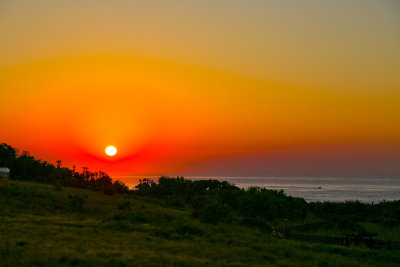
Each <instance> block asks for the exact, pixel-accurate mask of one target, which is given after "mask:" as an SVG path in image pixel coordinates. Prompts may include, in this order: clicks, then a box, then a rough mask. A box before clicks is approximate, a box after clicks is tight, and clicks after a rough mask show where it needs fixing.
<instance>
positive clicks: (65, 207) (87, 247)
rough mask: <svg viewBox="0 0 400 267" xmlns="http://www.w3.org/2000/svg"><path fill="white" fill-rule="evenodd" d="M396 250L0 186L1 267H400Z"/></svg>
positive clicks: (151, 205)
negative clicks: (282, 235)
mask: <svg viewBox="0 0 400 267" xmlns="http://www.w3.org/2000/svg"><path fill="white" fill-rule="evenodd" d="M399 264H400V256H399V253H398V251H388V250H371V249H368V248H363V247H350V248H348V247H341V246H333V245H326V244H318V243H310V242H301V241H293V240H284V239H278V238H276V237H274V236H272V235H271V234H270V233H269V232H267V231H260V230H258V229H253V228H249V227H245V226H240V225H235V224H232V225H227V224H224V223H219V224H217V225H212V224H204V223H201V222H200V221H198V220H196V219H193V218H191V213H190V211H189V210H188V208H181V209H177V208H171V207H168V206H167V205H166V204H165V202H163V201H161V200H157V199H154V198H144V197H137V196H136V197H135V196H131V195H126V194H125V195H122V194H119V195H113V196H107V195H105V194H103V193H100V192H95V191H89V190H82V189H74V188H67V187H63V188H61V187H59V186H52V185H45V184H38V183H33V182H18V181H10V182H8V183H3V184H2V185H0V266H32V265H35V266H54V265H56V266H88V265H93V266H131V265H135V266H161V265H166V266H170V265H175V266H176V265H178V266H179V265H185V266H186V265H188V266H202V265H211V266H266V265H274V266H378V265H379V266H395V265H399Z"/></svg>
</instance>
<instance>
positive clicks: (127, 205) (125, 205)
mask: <svg viewBox="0 0 400 267" xmlns="http://www.w3.org/2000/svg"><path fill="white" fill-rule="evenodd" d="M117 206H118V209H119V210H127V211H129V210H131V209H132V206H131V202H130V201H129V200H124V201H120V202H118V204H117Z"/></svg>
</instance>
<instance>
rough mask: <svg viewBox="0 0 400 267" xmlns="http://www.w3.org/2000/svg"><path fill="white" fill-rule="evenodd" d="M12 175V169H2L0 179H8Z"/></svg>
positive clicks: (0, 169)
mask: <svg viewBox="0 0 400 267" xmlns="http://www.w3.org/2000/svg"><path fill="white" fill-rule="evenodd" d="M9 175H10V169H9V168H0V179H1V178H3V177H4V178H8V177H9Z"/></svg>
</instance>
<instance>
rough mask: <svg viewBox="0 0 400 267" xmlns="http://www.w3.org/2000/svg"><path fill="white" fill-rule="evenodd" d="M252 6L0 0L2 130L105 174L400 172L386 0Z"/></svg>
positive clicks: (396, 21) (397, 87)
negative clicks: (110, 145)
mask: <svg viewBox="0 0 400 267" xmlns="http://www.w3.org/2000/svg"><path fill="white" fill-rule="evenodd" d="M56 2H57V3H56ZM257 3H258V4H257V5H255V4H254V1H197V2H182V1H171V2H170V1H165V2H164V1H98V2H97V1H96V4H95V5H90V4H89V3H86V1H82V3H81V2H80V1H72V2H70V1H64V2H62V3H58V1H54V2H53V1H3V2H2V3H1V4H0V36H2V40H6V41H3V42H0V59H1V60H0V91H1V96H2V104H1V105H0V121H1V123H2V129H1V141H2V142H7V143H9V144H12V145H14V146H16V147H18V148H20V149H21V150H28V151H30V152H31V153H32V154H35V155H39V157H40V158H42V159H43V160H48V161H51V162H55V161H56V160H62V161H63V163H64V165H65V166H72V164H76V165H77V166H88V167H89V168H91V169H102V170H104V171H107V172H109V173H110V174H112V175H114V174H132V175H159V174H182V175H204V174H207V175H245V176H246V175H250V176H255V175H299V176H305V175H326V176H330V175H344V176H346V175H350V176H357V175H361V176H362V175H364V176H365V175H368V176H373V175H377V174H379V175H387V176H394V175H397V174H399V173H400V165H399V164H398V162H399V160H400V123H399V118H400V75H399V70H400V53H399V47H400V35H399V31H398V29H399V27H400V16H398V12H397V13H396V12H395V11H393V10H396V8H398V6H397V7H393V6H395V5H396V3H394V2H391V1H383V2H380V1H366V2H364V1H361V2H359V4H355V2H351V3H348V2H346V1H343V2H336V1H331V2H324V4H319V2H315V4H311V2H307V3H309V4H307V5H304V4H300V3H298V2H296V1H293V3H292V5H290V6H289V5H287V4H284V3H283V2H282V3H281V2H280V1H276V2H274V4H271V3H269V2H267V1H266V2H265V3H264V2H263V1H257ZM182 6H185V8H182ZM44 10H45V11H44ZM397 10H398V9H397ZM44 12H46V13H44ZM44 14H45V15H44ZM310 14H313V15H312V16H311V15H310ZM72 18H73V19H72ZM100 18H101V19H100ZM338 18H340V19H338ZM104 125H107V127H104ZM27 136H28V137H27ZM110 141H112V142H113V144H114V145H115V147H117V148H118V150H119V151H118V155H117V156H114V157H110V156H113V155H115V154H116V149H115V151H109V149H110V147H108V148H107V150H106V154H104V148H105V147H106V146H107V145H108V144H109V142H110ZM115 147H114V148H115ZM110 150H111V149H110ZM333 166H336V167H335V168H333Z"/></svg>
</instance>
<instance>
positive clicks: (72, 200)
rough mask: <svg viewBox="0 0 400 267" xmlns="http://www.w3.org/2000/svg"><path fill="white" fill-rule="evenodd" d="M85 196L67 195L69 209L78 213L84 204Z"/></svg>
mask: <svg viewBox="0 0 400 267" xmlns="http://www.w3.org/2000/svg"><path fill="white" fill-rule="evenodd" d="M86 199H87V195H68V204H69V207H70V209H72V210H74V211H80V210H82V209H83V206H84V205H85V203H86Z"/></svg>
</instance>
